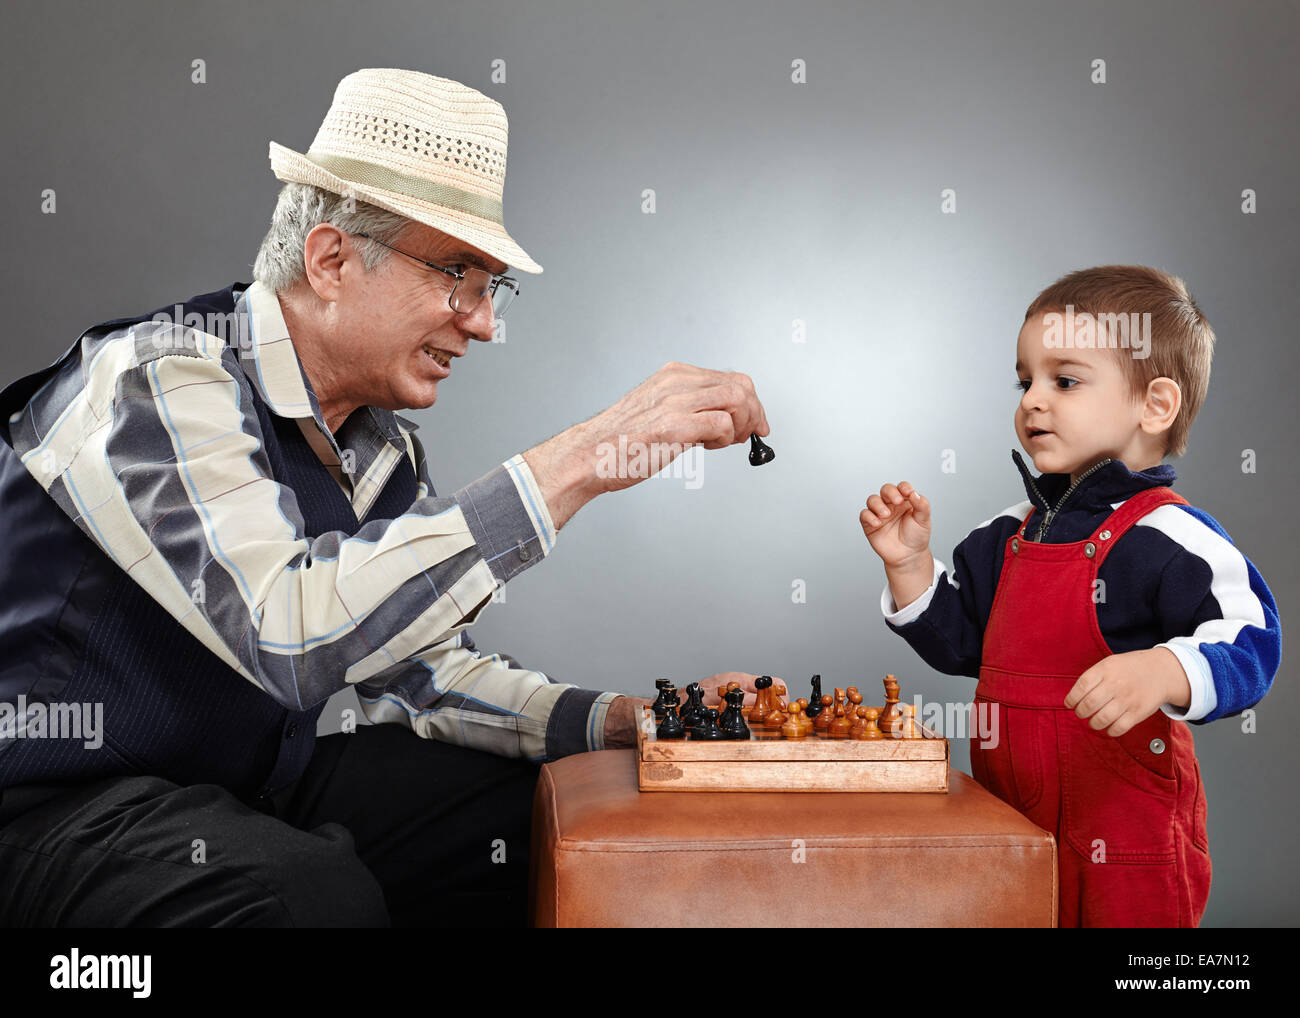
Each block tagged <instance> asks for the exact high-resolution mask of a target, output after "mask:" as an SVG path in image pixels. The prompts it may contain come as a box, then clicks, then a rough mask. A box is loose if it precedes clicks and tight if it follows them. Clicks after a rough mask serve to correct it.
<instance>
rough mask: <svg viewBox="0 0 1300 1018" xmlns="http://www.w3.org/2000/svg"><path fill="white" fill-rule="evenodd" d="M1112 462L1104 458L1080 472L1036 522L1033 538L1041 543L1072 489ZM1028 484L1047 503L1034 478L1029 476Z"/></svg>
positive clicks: (1072, 492) (1110, 459)
mask: <svg viewBox="0 0 1300 1018" xmlns="http://www.w3.org/2000/svg"><path fill="white" fill-rule="evenodd" d="M1113 462H1114V459H1113V458H1107V459H1104V460H1102V461H1101V462H1100V463H1094V464H1093V465H1092V466H1090V467H1089V468H1088V469H1087V470H1085V471H1084V472H1083V473H1081V474H1080V475H1079V476H1078V477H1077V478H1076V479H1075V482H1074V483H1073V484H1071V485H1070V486H1069V487H1068V488H1067V489H1066V490H1065V494H1064V495H1062V496H1061V500H1060V501H1059V502H1057V503H1056V505H1055V506H1053V507H1052V508H1050V509H1048V510H1047V512H1045V513H1044V514H1043V521H1042V522H1041V523H1040V524H1038V534H1037V536H1036V537H1035V538H1034V540H1035V541H1037V542H1038V543H1040V544H1041V543H1042V540H1043V538H1044V537H1045V536H1046V535H1047V528H1048V527H1050V526H1051V525H1052V521H1053V520H1054V519H1056V516H1057V514H1058V513H1059V512H1060V511H1061V509H1062V508H1063V507H1064V506H1065V503H1066V502H1067V501H1068V500H1069V498H1070V496H1071V495H1073V494H1074V490H1075V489H1076V488H1077V487H1078V486H1079V485H1080V484H1082V483H1083V482H1084V479H1085V478H1087V477H1090V476H1091V475H1093V474H1095V473H1096V472H1097V471H1098V470H1100V469H1101V468H1102V467H1104V466H1105V465H1106V464H1107V463H1113ZM1029 486H1030V487H1031V488H1033V489H1034V494H1035V495H1037V496H1038V501H1040V502H1042V503H1043V505H1047V499H1045V498H1043V493H1042V492H1041V491H1039V490H1038V485H1037V484H1035V483H1034V479H1033V478H1032V477H1030V478H1029Z"/></svg>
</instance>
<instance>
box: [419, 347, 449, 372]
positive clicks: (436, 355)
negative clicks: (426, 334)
mask: <svg viewBox="0 0 1300 1018" xmlns="http://www.w3.org/2000/svg"><path fill="white" fill-rule="evenodd" d="M423 349H424V355H425V356H426V357H428V358H429V359H430V360H431V361H433V362H434V363H436V364H437V365H438V367H440V368H449V367H451V357H452V355H451V354H449V353H448V352H447V351H446V350H439V349H438V348H437V347H432V346H426V347H424V348H423Z"/></svg>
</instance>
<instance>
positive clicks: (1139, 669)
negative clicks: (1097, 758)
mask: <svg viewBox="0 0 1300 1018" xmlns="http://www.w3.org/2000/svg"><path fill="white" fill-rule="evenodd" d="M1191 702H1192V687H1191V685H1190V684H1189V683H1188V681H1187V673H1186V672H1184V671H1183V666H1182V664H1181V663H1180V662H1179V660H1178V658H1176V657H1175V656H1174V653H1173V651H1171V650H1169V648H1167V647H1152V648H1151V649H1150V650H1134V651H1130V652H1128V653H1126V654H1112V655H1110V657H1104V658H1102V659H1101V660H1100V661H1098V662H1097V663H1096V664H1095V665H1093V666H1092V667H1091V668H1089V669H1088V670H1087V671H1086V672H1084V673H1083V674H1082V675H1080V676H1079V681H1078V682H1076V683H1075V684H1074V685H1073V686H1072V687H1071V689H1070V691H1069V693H1067V694H1066V696H1065V706H1067V707H1069V708H1071V709H1073V711H1074V713H1075V714H1077V715H1078V716H1079V717H1081V718H1090V719H1091V720H1090V721H1088V726H1089V727H1090V728H1093V729H1095V730H1096V731H1101V730H1102V729H1103V728H1104V729H1106V732H1107V734H1109V735H1113V736H1116V737H1118V736H1120V735H1123V734H1124V733H1125V732H1127V731H1128V730H1129V729H1131V728H1133V727H1134V726H1135V725H1137V724H1140V723H1141V722H1143V721H1145V720H1146V719H1147V718H1149V717H1150V716H1151V715H1152V714H1154V713H1155V712H1156V711H1158V710H1159V709H1160V707H1161V705H1162V704H1166V703H1168V704H1172V705H1173V706H1175V707H1187V706H1188V705H1189V704H1190V703H1191Z"/></svg>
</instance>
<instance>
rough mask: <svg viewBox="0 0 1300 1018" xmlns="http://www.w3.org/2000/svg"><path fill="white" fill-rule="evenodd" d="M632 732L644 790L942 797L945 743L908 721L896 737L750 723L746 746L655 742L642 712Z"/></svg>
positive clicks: (650, 716) (945, 778)
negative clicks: (795, 733) (798, 735)
mask: <svg viewBox="0 0 1300 1018" xmlns="http://www.w3.org/2000/svg"><path fill="white" fill-rule="evenodd" d="M644 710H645V717H644V718H643V723H642V724H641V725H639V726H638V728H637V780H638V786H639V787H640V789H641V791H643V792H947V791H948V740H947V739H945V738H943V737H942V736H940V735H938V734H937V733H935V732H933V731H931V730H930V729H929V728H927V727H926V726H925V725H923V724H921V723H920V722H917V721H915V720H914V719H912V721H911V725H912V727H911V734H909V735H908V736H906V737H902V738H898V737H894V736H892V735H891V736H886V737H884V738H879V739H869V740H864V739H834V738H830V737H829V736H826V735H822V734H820V733H817V734H815V735H811V736H808V737H807V738H804V739H787V738H784V737H783V736H782V735H781V732H780V729H775V728H763V727H761V726H756V727H753V728H752V729H751V731H752V734H753V738H751V739H749V740H745V741H730V740H726V741H717V742H694V741H690V740H685V741H683V740H676V739H674V740H669V739H658V738H656V737H655V725H654V715H653V714H652V713H651V712H650V708H648V707H646V708H644Z"/></svg>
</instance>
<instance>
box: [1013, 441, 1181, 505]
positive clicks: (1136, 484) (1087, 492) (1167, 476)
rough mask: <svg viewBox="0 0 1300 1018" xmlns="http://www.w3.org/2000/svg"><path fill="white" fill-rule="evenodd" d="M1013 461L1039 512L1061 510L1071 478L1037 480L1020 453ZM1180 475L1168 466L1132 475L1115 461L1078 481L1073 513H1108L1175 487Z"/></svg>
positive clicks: (1072, 495)
mask: <svg viewBox="0 0 1300 1018" xmlns="http://www.w3.org/2000/svg"><path fill="white" fill-rule="evenodd" d="M1011 459H1012V460H1013V461H1014V462H1015V464H1016V468H1017V469H1018V470H1019V471H1020V476H1021V479H1022V480H1023V481H1024V485H1025V494H1027V495H1028V496H1029V501H1030V502H1032V503H1033V505H1034V507H1035V508H1036V509H1038V510H1039V512H1047V511H1048V510H1050V509H1059V508H1061V499H1062V498H1064V497H1065V494H1066V492H1068V491H1070V475H1069V474H1039V475H1038V477H1036V478H1035V477H1034V475H1033V474H1032V473H1031V471H1030V469H1029V467H1028V466H1026V465H1025V461H1024V458H1023V457H1022V456H1021V455H1020V450H1018V449H1013V450H1012V451H1011ZM1177 479H1178V475H1177V474H1176V473H1175V472H1174V468H1173V467H1172V466H1170V465H1169V464H1168V463H1160V464H1158V465H1156V466H1154V467H1151V468H1150V469H1149V470H1139V471H1133V470H1130V469H1129V468H1128V467H1126V466H1125V465H1124V464H1123V463H1122V462H1121V461H1120V460H1117V459H1112V460H1110V461H1109V462H1108V463H1106V464H1105V465H1104V466H1101V467H1098V468H1097V469H1095V470H1093V471H1092V472H1091V473H1089V474H1088V476H1087V477H1083V478H1081V479H1080V481H1079V485H1078V487H1076V488H1075V489H1074V491H1073V492H1071V493H1070V497H1069V504H1070V508H1071V509H1094V510H1100V509H1109V508H1110V507H1111V506H1112V505H1114V504H1115V503H1116V502H1122V501H1124V500H1125V499H1127V498H1130V497H1131V496H1133V495H1136V494H1137V493H1138V492H1140V491H1145V490H1146V489H1148V488H1155V487H1159V486H1161V485H1172V484H1173V483H1174V481H1175V480H1177Z"/></svg>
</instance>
